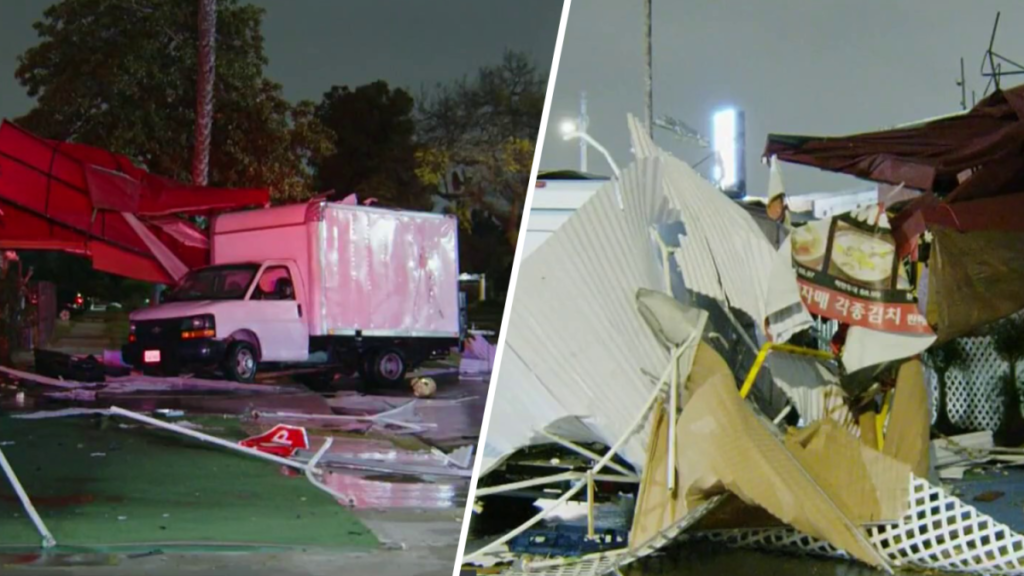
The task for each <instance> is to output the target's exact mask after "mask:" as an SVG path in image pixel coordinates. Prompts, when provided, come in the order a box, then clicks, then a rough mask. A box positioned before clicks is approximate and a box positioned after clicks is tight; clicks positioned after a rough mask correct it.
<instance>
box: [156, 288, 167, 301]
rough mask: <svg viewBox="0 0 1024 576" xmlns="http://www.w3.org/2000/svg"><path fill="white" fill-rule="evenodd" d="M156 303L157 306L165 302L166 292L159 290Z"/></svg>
mask: <svg viewBox="0 0 1024 576" xmlns="http://www.w3.org/2000/svg"><path fill="white" fill-rule="evenodd" d="M156 301H157V303H159V304H163V303H164V302H167V290H161V291H160V294H159V296H157V297H156Z"/></svg>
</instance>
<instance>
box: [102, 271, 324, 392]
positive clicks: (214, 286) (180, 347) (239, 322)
mask: <svg viewBox="0 0 1024 576" xmlns="http://www.w3.org/2000/svg"><path fill="white" fill-rule="evenodd" d="M298 270H299V268H298V265H297V264H296V262H294V261H290V260H268V261H265V262H253V263H241V264H225V265H220V266H209V267H206V268H201V269H198V270H194V271H192V272H190V273H189V274H188V275H186V276H185V278H184V279H183V280H182V282H181V283H180V284H179V285H178V286H177V287H176V288H174V289H173V290H171V291H170V292H164V293H163V294H164V295H163V297H162V298H161V303H160V305H159V306H154V307H152V308H146V309H143V310H138V311H136V312H133V313H132V314H131V316H130V334H129V336H128V344H127V345H126V346H125V347H124V349H123V350H122V352H123V356H124V360H125V362H127V363H128V364H131V365H133V366H136V367H140V368H142V370H143V371H145V372H152V373H160V374H177V373H181V372H184V371H188V370H203V369H215V368H220V369H222V370H223V372H224V374H225V376H226V377H228V378H230V379H232V380H236V381H239V382H251V381H252V380H253V378H254V377H255V376H256V371H257V366H258V364H259V363H260V362H305V361H307V360H308V359H309V349H310V346H309V330H308V324H307V322H306V319H305V317H304V316H305V314H306V312H307V306H304V303H305V286H303V283H302V277H301V275H300V274H299V273H298Z"/></svg>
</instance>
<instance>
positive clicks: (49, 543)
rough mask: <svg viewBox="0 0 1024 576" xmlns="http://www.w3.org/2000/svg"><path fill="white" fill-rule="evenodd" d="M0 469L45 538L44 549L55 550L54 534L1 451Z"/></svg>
mask: <svg viewBox="0 0 1024 576" xmlns="http://www.w3.org/2000/svg"><path fill="white" fill-rule="evenodd" d="M0 468H3V469H4V474H5V475H7V479H8V480H10V482H11V486H12V487H14V492H15V493H16V494H17V495H18V499H19V500H21V505H22V506H24V508H25V512H26V513H27V514H28V517H29V518H31V519H32V523H33V524H35V525H36V530H38V531H39V535H40V536H42V537H43V548H53V547H54V546H56V545H57V540H55V539H54V537H53V534H50V531H49V530H48V529H47V528H46V524H44V523H43V519H42V518H40V517H39V513H38V512H36V508H35V506H33V505H32V501H31V500H29V498H28V494H27V493H26V492H25V489H24V488H22V486H21V482H19V481H18V476H17V475H16V474H15V473H14V469H13V468H11V463H10V462H8V461H7V457H6V456H4V451H3V450H0Z"/></svg>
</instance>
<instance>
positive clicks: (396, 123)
mask: <svg viewBox="0 0 1024 576" xmlns="http://www.w3.org/2000/svg"><path fill="white" fill-rule="evenodd" d="M414 109H415V103H414V101H413V97H412V95H411V94H409V93H408V92H407V91H405V90H403V89H401V88H395V89H392V88H390V87H389V86H388V83H387V82H384V81H383V80H378V81H376V82H373V83H371V84H366V85H363V86H359V87H357V88H355V89H351V88H349V87H348V86H341V87H338V86H335V87H333V88H331V90H330V91H328V92H327V93H326V94H324V97H323V100H321V102H320V103H319V104H318V105H317V107H316V117H317V120H318V121H319V122H320V123H321V124H322V125H324V126H325V127H327V128H329V129H330V130H331V131H332V132H333V133H334V135H335V138H334V140H333V144H334V153H333V154H331V155H329V156H325V157H323V158H321V159H319V160H318V161H317V162H315V163H314V168H315V171H316V176H317V183H318V185H319V188H320V189H321V190H334V191H335V192H337V194H338V196H341V197H344V196H347V195H348V194H351V193H359V194H360V196H372V197H374V198H376V199H377V200H378V201H379V202H380V203H381V204H383V205H386V206H394V207H399V208H405V209H409V210H429V209H430V208H431V207H432V206H433V199H432V195H433V190H431V189H429V188H427V187H426V186H424V185H423V184H422V183H421V182H420V181H419V179H418V178H417V176H416V140H415V138H416V119H415V118H414V117H413V111H414Z"/></svg>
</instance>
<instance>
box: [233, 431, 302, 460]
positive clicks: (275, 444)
mask: <svg viewBox="0 0 1024 576" xmlns="http://www.w3.org/2000/svg"><path fill="white" fill-rule="evenodd" d="M238 444H239V445H240V446H245V447H246V448H253V449H255V450H259V451H260V452H266V453H267V454H274V455H277V456H283V457H285V458H289V457H291V456H292V455H293V454H295V452H296V451H297V450H308V449H309V435H308V434H306V429H305V428H302V427H300V426H288V425H287V424H278V425H277V426H274V427H273V428H271V429H270V430H269V431H267V432H266V433H264V434H260V435H259V436H253V437H251V438H246V439H245V440H241V441H239V443H238Z"/></svg>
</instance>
